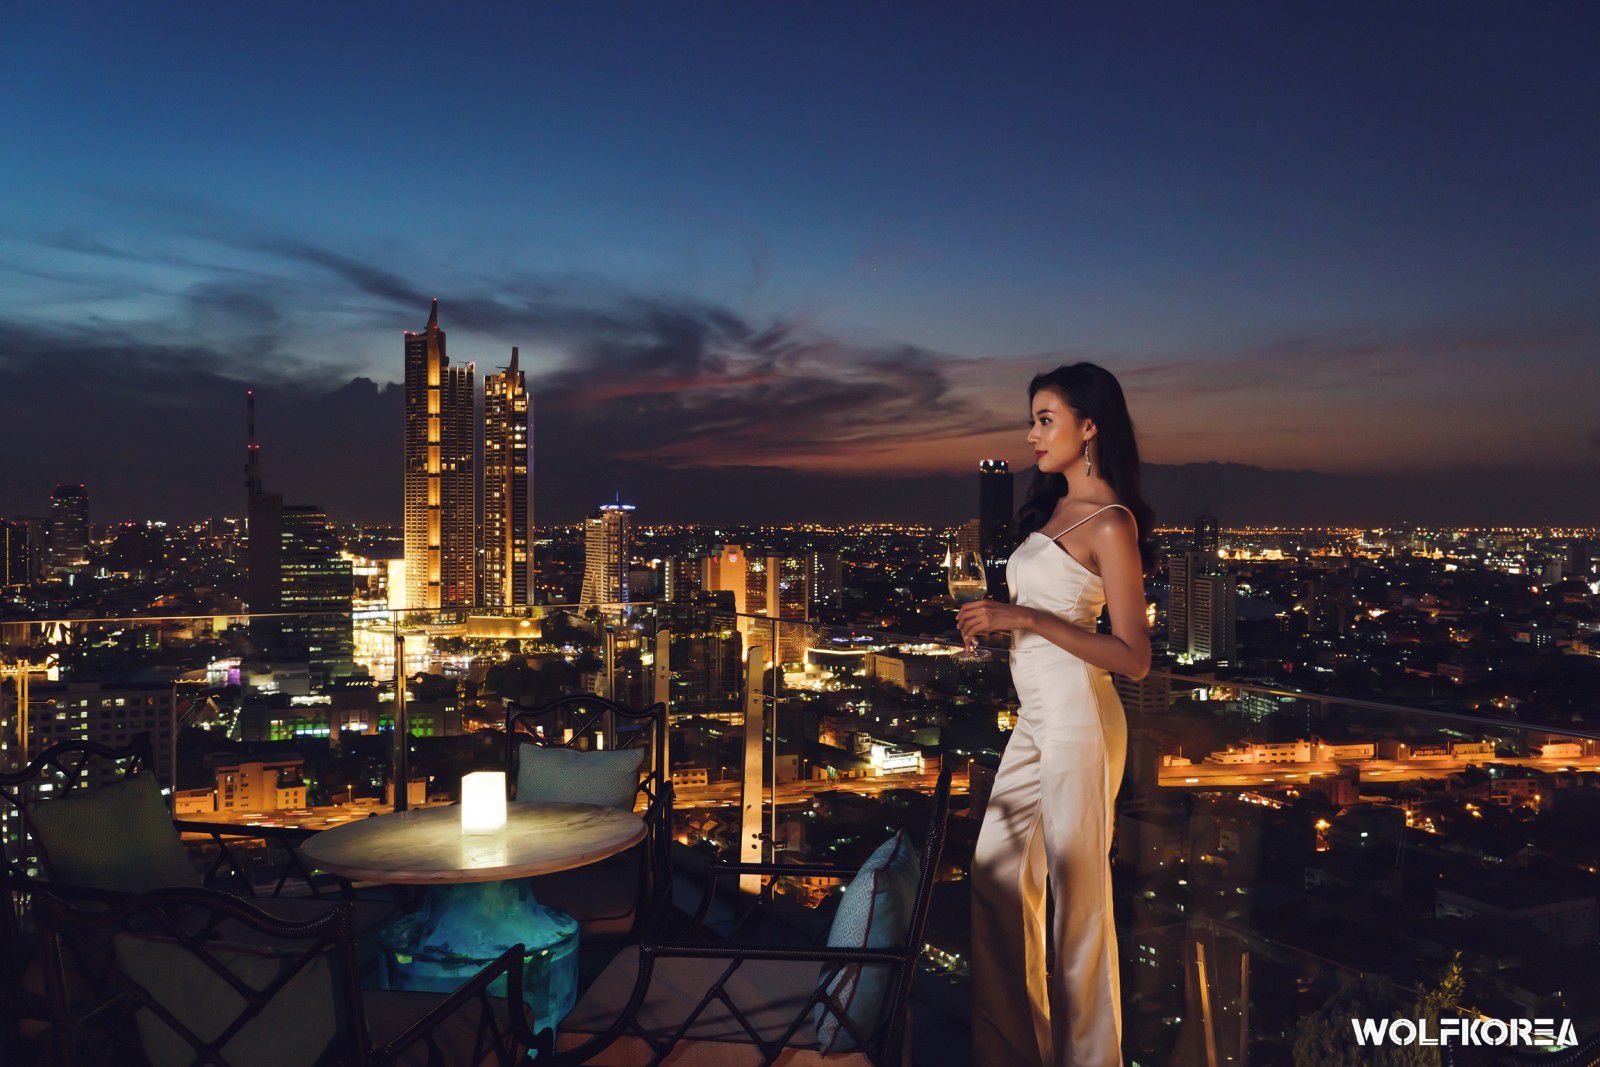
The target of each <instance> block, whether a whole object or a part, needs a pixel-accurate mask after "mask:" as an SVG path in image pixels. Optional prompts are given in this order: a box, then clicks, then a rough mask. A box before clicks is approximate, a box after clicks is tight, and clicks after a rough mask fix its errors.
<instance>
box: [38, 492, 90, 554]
mask: <svg viewBox="0 0 1600 1067" xmlns="http://www.w3.org/2000/svg"><path fill="white" fill-rule="evenodd" d="M45 537H46V545H47V546H48V548H47V551H48V560H49V568H50V572H51V573H52V574H73V573H75V572H77V571H81V570H83V569H84V568H85V567H87V566H88V565H89V493H88V490H86V489H85V488H84V487H83V485H82V483H79V484H77V485H63V484H61V483H57V485H56V489H55V492H53V493H51V494H50V527H49V530H48V532H47V533H46V535H45Z"/></svg>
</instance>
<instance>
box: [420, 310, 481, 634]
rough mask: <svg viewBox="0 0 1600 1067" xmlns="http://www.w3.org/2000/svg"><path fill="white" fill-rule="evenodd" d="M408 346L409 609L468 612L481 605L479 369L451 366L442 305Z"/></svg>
mask: <svg viewBox="0 0 1600 1067" xmlns="http://www.w3.org/2000/svg"><path fill="white" fill-rule="evenodd" d="M405 342H406V368H405V405H406V414H405V420H406V422H405V553H406V598H405V599H406V605H407V606H408V607H411V608H441V607H444V608H448V607H463V606H466V605H469V604H471V603H473V602H474V601H475V600H476V599H477V589H476V583H477V517H476V515H475V511H476V509H477V499H476V494H477V487H476V484H475V477H474V470H473V461H472V457H473V443H474V442H473V423H474V420H473V400H474V397H473V377H474V367H473V365H472V364H471V363H468V364H466V365H465V366H461V367H452V366H451V365H450V359H449V357H448V356H447V355H446V353H445V335H444V331H443V330H441V329H440V328H439V301H437V300H435V301H434V302H433V307H432V309H431V310H430V311H429V313H428V324H427V326H425V327H424V328H423V329H422V331H421V332H420V333H412V332H411V331H409V330H408V331H406V335H405Z"/></svg>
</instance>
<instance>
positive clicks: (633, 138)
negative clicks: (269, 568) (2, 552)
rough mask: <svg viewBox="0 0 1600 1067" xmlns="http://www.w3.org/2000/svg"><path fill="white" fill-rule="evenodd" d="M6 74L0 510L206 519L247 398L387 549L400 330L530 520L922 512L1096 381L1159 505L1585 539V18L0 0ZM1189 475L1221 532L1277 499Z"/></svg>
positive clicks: (1599, 439) (933, 511)
mask: <svg viewBox="0 0 1600 1067" xmlns="http://www.w3.org/2000/svg"><path fill="white" fill-rule="evenodd" d="M0 41H3V43H4V45H5V49H6V54H7V56H8V59H7V60H6V62H5V63H4V64H0V128H3V129H4V130H5V131H6V138H5V140H6V144H7V150H6V153H5V155H6V166H5V167H4V168H3V169H0V373H3V375H4V380H5V382H6V384H5V386H4V388H3V389H0V514H12V513H21V514H40V513H42V512H43V511H44V509H45V508H46V501H47V498H48V494H49V492H50V489H51V486H52V485H53V484H54V482H55V481H56V480H58V479H59V480H68V481H84V482H86V483H87V484H88V485H89V489H90V493H91V500H92V501H93V502H94V511H95V515H94V517H95V518H96V519H97V520H99V519H112V518H124V517H152V518H154V517H166V518H182V517H190V516H198V515H205V514H238V513H239V512H240V511H242V507H243V487H242V481H241V479H242V473H241V470H240V464H241V463H242V454H243V448H242V446H243V414H242V412H243V400H242V393H243V389H244V387H245V386H246V385H247V384H252V385H255V386H257V387H258V388H259V390H260V394H261V397H262V411H261V432H262V436H263V439H264V448H263V457H264V461H263V462H264V467H265V473H266V477H267V481H268V484H269V486H270V487H271V488H273V489H275V490H279V491H282V492H283V493H285V494H286V495H287V496H288V497H289V498H291V499H297V500H310V501H315V502H317V503H320V504H322V505H323V506H325V507H326V508H328V510H329V511H330V513H332V514H333V515H334V516H335V517H336V518H343V519H351V520H362V521H377V520H394V521H398V518H399V512H400V495H401V482H400V434H401V422H400V410H401V409H400V403H399V398H398V390H397V389H396V388H395V387H394V383H397V382H398V381H399V380H400V377H401V373H402V362H401V355H402V342H401V333H402V331H403V330H406V329H418V328H420V327H421V326H422V323H423V322H424V320H425V319H426V316H427V310H428V301H429V299H430V298H431V297H435V296H436V297H438V298H439V301H440V322H441V324H442V325H443V326H444V328H445V330H446V331H447V333H448V335H449V350H450V356H451V359H452V361H453V362H466V361H469V360H470V361H474V362H476V364H477V366H478V369H479V372H480V374H481V373H482V372H484V371H485V370H493V369H496V368H498V367H500V366H502V365H504V364H505V363H506V362H507V361H508V359H509V356H510V349H511V346H512V345H517V346H519V347H520V349H521V355H522V364H523V366H524V367H525V368H526V369H527V370H528V372H529V386H530V388H531V389H532V390H533V391H534V393H535V396H536V399H535V449H536V454H535V465H536V500H537V502H538V511H537V517H538V518H540V519H551V520H556V519H571V518H575V517H577V516H578V515H580V514H582V512H583V511H584V510H586V509H587V508H589V507H592V506H593V504H594V503H597V502H599V501H600V500H602V499H604V500H609V499H611V498H612V495H613V493H621V494H622V495H623V497H624V499H628V498H630V497H631V498H633V499H636V500H638V501H639V502H640V503H641V513H640V519H641V520H642V521H650V520H651V519H653V518H657V517H663V518H688V519H698V518H705V519H737V518H739V517H741V511H740V508H739V506H738V501H739V499H741V497H740V494H745V493H748V494H751V496H752V498H753V499H754V498H762V495H763V494H766V495H767V499H766V502H765V503H762V504H760V506H756V505H755V504H752V509H751V511H749V512H748V514H749V515H750V516H751V517H763V518H766V517H778V516H781V515H782V514H787V515H791V516H793V517H795V518H807V517H812V516H816V517H835V516H834V512H833V511H830V510H829V509H830V507H831V508H834V509H837V508H838V507H840V506H842V505H841V503H840V502H841V501H849V502H850V511H851V512H852V513H853V514H856V515H857V516H858V517H860V518H863V519H871V518H894V517H911V516H913V515H916V514H922V515H925V517H927V518H929V519H938V520H941V521H944V520H953V519H956V518H960V517H961V514H960V509H961V507H963V506H965V500H966V498H965V496H964V495H959V494H964V493H967V492H968V491H970V495H971V497H972V501H971V503H972V506H973V507H975V506H976V490H975V477H973V476H972V473H971V472H973V471H974V470H975V467H976V464H977V461H978V460H979V459H981V458H984V457H989V456H995V457H1000V458H1005V459H1008V460H1010V461H1011V462H1012V464H1013V467H1014V468H1015V469H1018V470H1023V469H1025V468H1026V467H1027V465H1028V463H1029V462H1030V453H1029V450H1028V448H1027V446H1026V445H1025V443H1024V440H1023V434H1024V432H1025V428H1024V421H1025V417H1026V395H1025V388H1026V385H1027V381H1028V379H1029V377H1030V376H1031V375H1032V374H1033V373H1035V372H1037V371H1039V370H1044V369H1048V368H1049V367H1052V366H1054V365H1056V364H1058V363H1061V362H1070V361H1075V360H1078V359H1091V360H1094V361H1096V362H1099V363H1102V364H1104V365H1105V366H1107V367H1108V368H1110V369H1112V370H1113V371H1114V372H1116V373H1117V374H1118V375H1119V376H1120V377H1121V378H1122V380H1123V382H1124V385H1125V387H1126V390H1127V393H1128V398H1129V401H1130V405H1131V406H1132V409H1133V413H1134V417H1135V420H1136V423H1137V426H1138V429H1139V432H1140V438H1141V445H1142V447H1143V450H1144V454H1145V459H1146V460H1147V461H1148V462H1150V463H1151V464H1152V465H1154V468H1155V469H1154V470H1153V472H1152V481H1153V483H1154V484H1158V485H1160V486H1163V487H1165V488H1164V489H1162V492H1163V493H1165V494H1166V502H1167V504H1168V508H1169V509H1170V510H1177V509H1180V508H1186V507H1188V506H1190V505H1191V504H1193V503H1195V501H1194V500H1193V499H1191V498H1190V497H1186V496H1183V495H1182V494H1181V493H1179V492H1178V491H1179V490H1182V489H1184V488H1185V486H1186V485H1187V486H1188V489H1189V490H1192V491H1193V492H1191V496H1193V493H1194V492H1199V490H1198V489H1195V487H1194V485H1193V484H1191V483H1187V482H1186V481H1185V479H1187V478H1189V477H1190V476H1189V475H1188V474H1185V473H1184V470H1186V469H1189V468H1183V467H1182V466H1181V465H1186V464H1200V463H1210V462H1216V463H1223V464H1235V465H1243V467H1255V468H1264V469H1265V472H1272V471H1310V472H1318V474H1320V475H1325V476H1330V477H1329V478H1327V479H1326V480H1325V481H1318V480H1317V479H1316V478H1314V477H1311V476H1307V477H1308V479H1309V480H1307V481H1305V482H1304V483H1303V485H1302V487H1301V488H1302V490H1303V491H1306V492H1310V491H1311V489H1310V487H1312V486H1316V485H1327V486H1333V487H1339V488H1337V490H1335V489H1330V490H1329V492H1335V491H1337V492H1347V493H1353V494H1354V495H1353V496H1350V498H1349V499H1348V500H1347V501H1345V503H1344V504H1341V507H1344V508H1345V509H1346V510H1344V511H1340V512H1339V513H1338V514H1333V513H1331V512H1330V513H1329V514H1328V515H1327V516H1324V517H1325V518H1327V519H1329V520H1330V521H1331V520H1335V519H1343V520H1344V521H1373V522H1376V521H1384V520H1387V519H1390V518H1393V517H1397V515H1396V513H1394V508H1395V507H1398V506H1399V505H1396V504H1395V503H1394V501H1397V500H1398V501H1405V500H1411V501H1414V502H1415V501H1423V502H1424V503H1418V504H1417V505H1416V512H1415V513H1414V514H1410V515H1403V516H1398V517H1409V518H1413V519H1416V520H1420V521H1433V520H1438V521H1472V518H1473V516H1476V515H1479V514H1483V515H1492V516H1493V517H1496V518H1499V517H1504V518H1506V519H1513V518H1515V519H1521V520H1524V521H1529V522H1539V521H1574V522H1575V521H1586V522H1600V490H1597V489H1596V488H1595V486H1596V485H1597V484H1600V404H1597V399H1600V138H1597V136H1596V130H1597V129H1600V64H1597V63H1596V61H1595V57H1596V56H1597V55H1600V13H1597V10H1596V9H1595V8H1594V7H1593V6H1592V5H1587V4H1571V5H1562V4H1553V3H1552V4H1540V5H1523V4H1504V3H1501V4H1493V5H1476V4H1461V3H1451V4H1435V5H1426V4H1425V5H1395V4H1387V3H1383V4H1379V3H1373V4H1354V3H1346V4H1337V5H1315V6H1312V5H1285V4H1280V3H1262V4H1259V5H1254V6H1253V7H1251V8H1247V7H1246V6H1244V5H1229V6H1227V7H1226V9H1225V10H1224V9H1215V10H1213V9H1207V8H1204V7H1196V6H1194V5H1170V6H1169V5H1139V6H1135V7H1131V8H1130V7H1127V6H1125V5H1119V6H1117V7H1115V8H1113V7H1110V6H1107V7H1105V8H1103V9H1100V10H1098V11H1089V10H1083V9H1080V8H1077V7H1072V8H1068V7H1067V6H1065V5H1016V6H1013V5H1007V4H999V5H995V4H988V5H982V6H978V5H973V6H970V7H966V6H963V7H954V6H950V5H926V4H876V3H873V4H867V3H853V4H818V3H807V4H783V5H779V4H770V5H768V4H751V3H739V4H729V5H718V4H711V3H694V4H681V5H680V4H666V3H657V4H630V5H626V6H611V5H606V4H591V3H583V4H576V3H565V4H555V3H527V4H505V5H494V6H487V5H482V6H480V5H474V6H471V7H470V8H468V7H457V6H452V5H437V4H435V5H426V6H424V5H405V4H384V5H379V4H347V5H346V4H340V5H327V4H319V5H298V4H286V3H272V4H266V3H261V4H229V5H197V4H172V5H142V4H141V5H120V4H119V5H104V6H102V5H96V4H66V5H13V6H12V7H11V8H10V9H9V10H8V13H7V15H6V17H5V20H4V22H3V23H0ZM359 379H365V381H361V380H359ZM352 383H353V384H352ZM728 468H746V469H745V470H742V471H729V470H728ZM1172 468H1176V469H1172ZM1163 469H1164V470H1165V473H1162V471H1163ZM1210 470H1211V473H1212V475H1215V474H1216V473H1217V470H1218V469H1217V468H1211V469H1210ZM1222 470H1224V471H1235V472H1236V473H1237V475H1238V480H1236V482H1234V483H1230V485H1231V488H1229V487H1225V486H1221V485H1220V484H1219V486H1218V488H1216V489H1214V490H1213V489H1210V488H1208V489H1207V490H1206V492H1207V493H1211V494H1212V495H1213V496H1216V495H1220V496H1221V497H1222V498H1223V500H1224V501H1225V503H1226V506H1228V507H1229V508H1231V509H1232V514H1231V515H1228V514H1225V515H1224V518H1225V519H1228V518H1234V519H1237V520H1238V521H1253V520H1267V519H1273V518H1283V517H1285V515H1283V514H1281V513H1280V512H1281V509H1280V510H1279V511H1275V510H1274V506H1275V498H1274V495H1273V494H1274V493H1275V490H1273V489H1272V486H1274V485H1278V486H1281V484H1282V479H1281V476H1278V475H1271V474H1267V473H1264V472H1259V471H1254V472H1253V471H1248V470H1244V469H1242V468H1232V467H1230V468H1223V469H1222ZM955 475H959V478H957V477H952V476H955ZM1363 485H1370V486H1380V485H1381V486H1382V487H1383V488H1382V491H1381V493H1378V494H1377V495H1376V496H1373V497H1371V498H1370V500H1379V499H1381V500H1383V501H1388V503H1384V504H1382V506H1381V507H1380V506H1379V504H1377V503H1371V504H1370V506H1371V507H1373V508H1374V509H1377V510H1382V511H1383V513H1382V514H1378V513H1377V510H1375V511H1374V513H1373V514H1371V515H1358V514H1353V513H1351V511H1350V510H1349V509H1357V510H1359V507H1360V506H1362V505H1361V503H1360V501H1361V500H1362V499H1364V498H1362V497H1361V492H1362V490H1361V487H1362V486H1363ZM664 486H670V495H669V496H663V495H662V494H663V492H664V490H663V487H664ZM951 486H955V487H960V488H959V491H958V496H951V495H950V494H951V492H957V490H951V489H949V487H951ZM1408 486H1411V487H1417V488H1416V491H1415V494H1413V491H1412V489H1409V488H1407V487H1408ZM1551 486H1555V487H1561V488H1560V493H1561V494H1563V495H1561V496H1560V499H1559V500H1558V499H1554V498H1551V499H1548V500H1547V503H1548V505H1549V512H1548V514H1541V513H1540V512H1541V501H1545V500H1546V497H1545V496H1542V495H1541V494H1545V493H1546V489H1545V488H1540V487H1551ZM941 487H944V488H941ZM1429 487H1431V491H1432V493H1433V494H1434V495H1433V496H1429V495H1428V491H1429ZM1448 487H1458V488H1457V489H1449V490H1448V491H1450V492H1457V491H1459V492H1464V493H1481V494H1483V495H1484V496H1485V497H1487V498H1490V499H1491V500H1498V502H1499V503H1498V504H1496V506H1497V507H1500V508H1501V510H1492V509H1491V510H1490V511H1482V512H1479V511H1472V510H1458V511H1451V510H1450V509H1449V508H1448V507H1446V506H1444V505H1441V504H1438V502H1437V498H1438V494H1439V493H1441V492H1445V491H1446V489H1447V488H1448ZM730 490H732V491H731V492H730ZM880 490H881V491H880ZM1175 494H1176V495H1175ZM1519 494H1520V495H1519ZM1153 495H1157V496H1158V497H1159V496H1160V494H1159V493H1153ZM874 501H879V502H892V503H885V504H884V509H885V510H884V513H883V514H873V513H872V506H873V503H874ZM1427 501H1433V502H1432V503H1426V502H1427ZM1278 502H1279V503H1281V500H1280V501H1278ZM1156 503H1157V506H1158V509H1159V508H1161V507H1162V504H1163V500H1162V499H1157V501H1156ZM1213 503H1214V501H1213ZM647 504H648V505H651V506H653V507H654V508H655V513H654V514H651V513H649V508H648V507H646V506H645V505H647ZM1507 509H1509V510H1507ZM1402 510H1403V509H1402ZM1511 512H1515V514H1511ZM1307 514H1308V515H1309V514H1310V513H1309V512H1308V513H1307ZM1170 517H1171V518H1173V519H1175V520H1177V519H1181V518H1182V516H1181V515H1174V516H1170Z"/></svg>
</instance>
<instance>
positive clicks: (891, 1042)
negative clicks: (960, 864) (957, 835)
mask: <svg viewBox="0 0 1600 1067" xmlns="http://www.w3.org/2000/svg"><path fill="white" fill-rule="evenodd" d="M949 822H950V767H949V765H948V764H945V765H944V767H943V769H942V770H941V771H940V772H939V784H938V785H937V786H936V787H935V788H934V792H933V811H932V813H931V814H930V815H929V816H928V830H927V834H926V836H925V837H924V838H923V842H922V870H921V871H920V872H919V873H918V876H917V895H916V899H915V902H914V903H913V905H912V908H911V924H910V925H909V926H908V927H907V928H906V940H905V945H904V947H905V949H906V951H907V953H908V954H909V955H908V957H907V959H906V961H905V962H904V963H901V964H898V965H896V967H895V974H894V984H893V986H892V987H891V989H890V992H889V1015H888V1019H889V1028H888V1032H887V1033H886V1035H885V1038H884V1044H883V1049H884V1054H883V1056H882V1058H881V1059H880V1060H879V1062H890V1063H892V1062H898V1057H899V1056H900V1053H901V1051H902V1047H903V1044H904V1042H905V1041H906V1040H907V1034H906V1026H905V1024H906V1016H907V1006H908V1005H909V1003H910V1000H911V980H912V978H913V977H915V975H916V969H917V958H918V957H919V956H920V954H921V952H922V945H923V936H924V935H925V934H926V933H927V929H928V911H929V909H930V908H931V907H932V906H933V887H934V883H935V882H937V881H938V878H939V864H940V863H941V862H942V861H943V858H944V841H945V835H946V832H947V830H948V826H949Z"/></svg>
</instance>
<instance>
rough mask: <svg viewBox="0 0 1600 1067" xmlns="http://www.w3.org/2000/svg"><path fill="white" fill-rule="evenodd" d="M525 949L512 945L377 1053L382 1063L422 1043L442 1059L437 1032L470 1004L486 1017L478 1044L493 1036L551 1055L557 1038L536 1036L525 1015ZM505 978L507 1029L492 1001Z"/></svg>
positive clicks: (482, 1049) (543, 1034)
mask: <svg viewBox="0 0 1600 1067" xmlns="http://www.w3.org/2000/svg"><path fill="white" fill-rule="evenodd" d="M523 958H524V954H523V947H522V946H521V945H512V946H511V947H510V948H508V949H506V951H505V952H503V953H501V954H500V956H499V957H497V958H496V959H494V960H493V961H492V962H490V963H489V965H488V966H486V967H484V968H483V970H481V971H479V972H478V973H477V974H475V975H473V976H472V977H471V978H469V979H467V981H466V982H465V983H464V984H463V985H461V986H460V987H459V988H458V989H456V991H455V992H453V993H451V994H450V995H449V996H447V997H446V998H445V999H444V1000H443V1002H441V1003H439V1004H437V1005H435V1006H434V1007H433V1008H432V1009H431V1010H430V1011H429V1012H428V1013H427V1014H426V1015H424V1016H423V1017H422V1018H420V1019H418V1020H417V1021H416V1022H414V1023H412V1024H411V1025H410V1026H408V1027H406V1029H405V1030H404V1031H402V1032H401V1033H400V1035H399V1036H398V1037H396V1038H394V1040H392V1041H390V1042H388V1043H387V1044H385V1045H383V1046H382V1047H381V1048H378V1049H374V1050H373V1051H374V1053H375V1058H376V1060H377V1062H378V1063H392V1062H394V1061H395V1060H396V1059H397V1058H398V1057H399V1055H400V1053H402V1052H404V1051H405V1050H406V1049H407V1048H410V1047H411V1046H412V1045H415V1044H417V1043H418V1042H419V1041H420V1042H423V1043H424V1044H426V1045H427V1047H428V1049H429V1052H430V1058H429V1062H430V1063H431V1062H434V1057H435V1056H438V1055H440V1050H439V1048H438V1045H437V1043H436V1041H435V1038H434V1031H435V1030H437V1029H438V1028H439V1026H440V1025H441V1024H442V1023H443V1022H444V1021H445V1020H446V1019H448V1018H449V1017H450V1016H452V1015H454V1014H455V1013H456V1012H457V1011H460V1010H461V1009H462V1008H464V1007H466V1006H467V1005H469V1004H472V1003H477V1004H478V1005H479V1006H480V1007H481V1009H482V1011H483V1016H482V1018H481V1019H480V1021H479V1023H478V1034H477V1040H478V1041H479V1042H480V1043H481V1042H482V1040H483V1039H484V1036H485V1033H486V1032H487V1033H488V1034H489V1035H490V1038H491V1040H492V1041H495V1040H497V1041H498V1042H499V1043H500V1044H501V1046H502V1047H504V1046H506V1045H507V1043H508V1041H509V1043H511V1044H514V1045H516V1046H521V1047H522V1048H523V1049H524V1050H535V1051H538V1052H539V1053H540V1055H541V1056H543V1055H547V1054H548V1053H549V1052H550V1051H551V1050H553V1049H554V1047H555V1036H554V1035H553V1034H552V1033H551V1032H550V1031H549V1030H548V1029H547V1030H541V1031H540V1032H539V1033H538V1034H537V1035H536V1034H534V1033H533V1032H532V1031H531V1030H530V1028H529V1026H528V1021H527V1018H526V1015H525V1013H524V1010H523V1008H524V1005H523V1002H522V965H523ZM501 975H504V976H505V978H506V1003H507V1005H508V1006H509V1007H510V1010H509V1011H508V1012H507V1019H506V1023H505V1026H504V1028H503V1032H502V1028H501V1027H497V1026H495V1025H494V1013H493V1007H492V1005H491V1004H490V1001H489V986H490V985H491V984H493V982H494V981H495V980H496V979H498V978H499V977H500V976H501ZM493 1051H494V1046H493V1045H490V1046H488V1047H482V1046H481V1045H480V1047H479V1048H477V1049H474V1052H476V1053H478V1054H479V1056H484V1055H487V1054H490V1053H492V1052H493Z"/></svg>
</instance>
